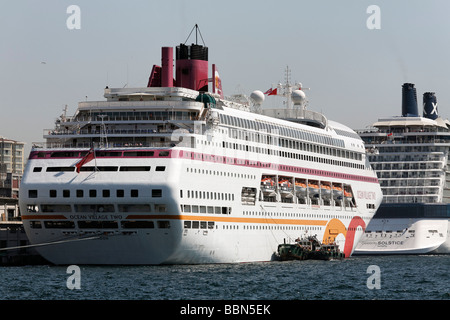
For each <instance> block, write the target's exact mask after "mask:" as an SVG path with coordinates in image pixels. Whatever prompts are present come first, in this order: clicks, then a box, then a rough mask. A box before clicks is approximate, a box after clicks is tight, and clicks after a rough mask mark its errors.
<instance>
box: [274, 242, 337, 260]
mask: <svg viewBox="0 0 450 320" xmlns="http://www.w3.org/2000/svg"><path fill="white" fill-rule="evenodd" d="M278 257H279V260H281V261H288V260H331V259H343V258H344V257H345V255H344V253H343V252H341V251H340V250H339V246H338V245H336V244H335V243H330V244H322V243H320V242H319V241H318V240H317V238H316V237H312V236H311V237H308V238H307V239H297V240H295V243H294V244H287V243H283V244H280V245H278Z"/></svg>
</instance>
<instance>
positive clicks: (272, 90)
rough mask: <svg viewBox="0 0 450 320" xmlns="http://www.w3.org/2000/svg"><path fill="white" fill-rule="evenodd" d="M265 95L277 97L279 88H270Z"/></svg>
mask: <svg viewBox="0 0 450 320" xmlns="http://www.w3.org/2000/svg"><path fill="white" fill-rule="evenodd" d="M264 94H267V95H268V96H276V95H277V88H275V89H272V88H270V89H269V90H267V91H266V92H264Z"/></svg>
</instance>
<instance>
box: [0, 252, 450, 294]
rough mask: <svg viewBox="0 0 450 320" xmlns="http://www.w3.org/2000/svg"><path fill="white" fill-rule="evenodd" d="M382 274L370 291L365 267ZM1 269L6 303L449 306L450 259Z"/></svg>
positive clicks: (360, 258) (367, 258) (363, 258)
mask: <svg viewBox="0 0 450 320" xmlns="http://www.w3.org/2000/svg"><path fill="white" fill-rule="evenodd" d="M371 265H375V266H378V267H379V270H380V278H379V279H380V281H379V283H380V289H369V288H368V286H367V282H368V278H369V277H371V276H372V273H368V267H369V266H371ZM79 267H80V289H73V290H70V289H68V287H67V280H68V278H69V277H70V276H71V275H72V274H71V273H67V266H47V265H44V266H23V267H0V275H1V277H0V294H1V297H2V299H4V300H61V299H62V300H67V299H69V300H79V299H81V300H86V299H88V300H100V299H101V300H104V299H108V300H111V299H113V300H115V299H120V300H305V299H306V300H353V299H358V300H372V299H382V300H386V299H388V300H391V299H395V300H415V299H420V300H448V299H450V289H449V287H450V275H449V271H450V255H422V256H379V257H376V256H375V257H373V256H372V257H370V256H357V257H352V258H349V259H345V260H336V261H288V262H267V263H247V264H219V265H182V266H180V265H174V266H112V267H109V266H79Z"/></svg>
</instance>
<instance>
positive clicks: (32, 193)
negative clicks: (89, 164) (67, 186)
mask: <svg viewBox="0 0 450 320" xmlns="http://www.w3.org/2000/svg"><path fill="white" fill-rule="evenodd" d="M84 191H85V190H81V189H78V190H76V191H75V195H76V197H77V198H83V197H84ZM88 194H89V198H96V197H97V190H96V189H90V190H89V191H88ZM70 195H71V193H70V190H62V196H63V198H70ZM151 195H152V198H161V197H162V190H161V189H152V192H151ZM37 197H38V190H28V198H37ZM49 197H50V198H57V197H58V191H57V190H55V189H51V190H49ZM102 197H103V198H109V197H111V190H109V189H103V190H102ZM116 197H117V198H123V197H125V190H123V189H117V190H116ZM130 197H132V198H137V197H139V190H138V189H131V190H130Z"/></svg>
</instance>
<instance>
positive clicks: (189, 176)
mask: <svg viewBox="0 0 450 320" xmlns="http://www.w3.org/2000/svg"><path fill="white" fill-rule="evenodd" d="M177 49H178V48H177ZM190 49H192V48H190ZM182 58H183V57H179V56H178V51H177V65H178V63H179V61H178V59H180V60H182ZM194 62H195V61H194ZM195 63H196V62H195ZM195 63H194V64H195ZM169 64H170V63H169ZM180 65H181V68H185V70H180V74H183V76H185V75H186V72H187V71H186V70H187V69H186V61H181V62H180ZM194 67H195V66H194ZM163 68H164V61H163ZM153 71H155V72H154V73H153V74H154V75H155V74H156V76H155V77H153V78H151V79H150V81H149V86H148V87H143V88H106V89H105V98H106V101H94V102H80V103H79V106H78V109H77V111H76V113H75V114H74V116H72V117H66V116H62V117H61V119H59V120H58V121H57V122H56V126H55V128H53V129H49V130H45V132H44V137H45V138H46V140H47V141H46V143H42V144H36V145H35V146H34V147H33V149H32V151H31V154H30V157H29V160H28V163H27V167H26V169H25V174H24V177H23V180H22V183H21V190H20V207H21V212H22V219H23V221H24V227H25V229H26V232H27V235H28V237H29V239H30V241H31V243H33V244H37V245H39V246H37V249H38V250H39V252H40V253H41V254H42V255H43V256H44V257H45V258H46V259H48V260H49V261H51V262H53V263H56V264H162V263H166V264H177V263H233V262H250V261H269V260H271V259H272V258H273V256H274V254H275V253H276V251H277V246H278V244H280V243H283V241H293V240H294V239H296V238H299V237H300V238H301V237H307V236H309V235H317V237H318V238H319V240H322V241H323V242H336V243H337V244H338V245H339V247H340V248H341V250H342V251H344V252H345V254H346V256H349V255H351V253H352V252H353V250H354V248H355V245H356V243H357V242H358V240H359V238H360V237H361V236H362V234H363V233H364V229H365V227H366V226H367V225H368V223H369V222H370V220H371V218H372V216H373V215H374V213H375V211H376V209H377V208H378V206H379V204H380V202H381V198H382V194H381V189H380V186H379V184H378V180H377V177H376V175H375V173H374V171H373V170H372V168H371V166H370V164H369V163H368V161H367V160H366V155H365V148H364V144H363V142H362V140H361V139H360V138H359V137H358V135H357V134H356V133H355V132H354V131H353V130H351V129H349V128H348V127H346V126H344V125H342V124H338V123H336V122H333V121H329V120H327V119H326V118H325V117H324V116H323V115H321V114H319V113H315V112H312V111H309V110H306V109H305V108H303V107H301V106H299V105H298V103H301V102H302V101H303V98H304V96H303V95H302V94H300V96H299V93H298V92H297V93H296V94H294V99H293V101H294V106H293V107H292V108H289V109H287V110H285V109H279V112H280V113H279V114H278V115H277V114H276V111H274V110H273V109H272V110H269V111H266V113H268V114H270V115H272V116H268V115H265V114H264V113H265V110H264V109H263V110H262V111H261V112H260V113H254V112H250V107H251V106H250V105H248V104H239V103H236V102H233V101H231V100H226V99H224V98H221V96H220V94H217V92H218V91H217V90H214V91H215V92H216V93H206V92H199V91H198V90H194V89H192V88H189V86H187V85H186V84H181V85H180V84H179V82H178V78H177V80H176V81H175V80H174V81H173V82H174V86H168V87H165V86H158V85H160V83H158V75H157V73H158V69H157V68H154V70H153ZM183 72H184V73H183ZM194 72H195V71H194ZM162 73H163V77H162V78H163V83H164V73H165V71H164V70H163V72H162ZM216 74H217V72H215V73H213V82H214V83H215V84H214V86H216V84H217V80H218V79H217V78H216ZM177 75H178V70H177ZM155 78H156V82H155ZM166 78H167V76H166ZM165 82H166V83H167V80H166V81H165ZM169 82H171V79H170V81H169ZM155 83H156V84H155ZM199 87H202V86H201V85H199ZM203 88H204V86H203ZM215 89H217V88H216V87H215ZM219 92H220V91H219ZM252 97H253V98H254V99H256V100H257V103H259V104H260V103H261V102H262V101H261V99H258V98H257V97H258V94H254V95H252ZM259 97H261V95H260V94H259ZM296 104H297V105H296ZM281 118H283V119H281ZM77 164H78V165H77ZM77 171H79V172H77ZM40 244H42V246H41V245H40Z"/></svg>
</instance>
